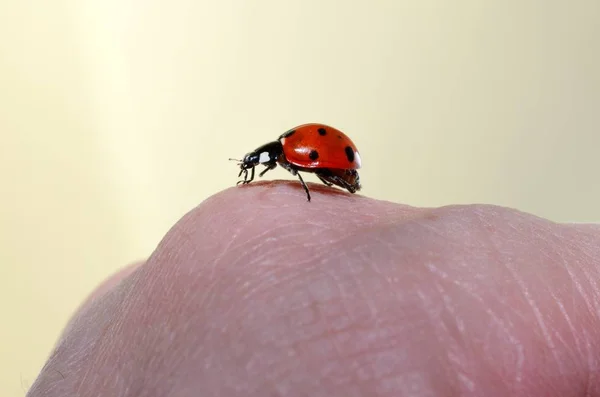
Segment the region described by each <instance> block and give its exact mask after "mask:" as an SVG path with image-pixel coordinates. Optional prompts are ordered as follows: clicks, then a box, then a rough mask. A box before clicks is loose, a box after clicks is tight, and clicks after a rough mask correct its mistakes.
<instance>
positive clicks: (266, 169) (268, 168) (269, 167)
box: [258, 163, 277, 178]
mask: <svg viewBox="0 0 600 397" xmlns="http://www.w3.org/2000/svg"><path fill="white" fill-rule="evenodd" d="M275 167H277V163H271V164H267V168H265V169H264V170H262V172H261V173H260V174H258V176H259V177H261V178H262V176H263V175H264V174H265V173H266V172H267V171H270V170H272V169H275Z"/></svg>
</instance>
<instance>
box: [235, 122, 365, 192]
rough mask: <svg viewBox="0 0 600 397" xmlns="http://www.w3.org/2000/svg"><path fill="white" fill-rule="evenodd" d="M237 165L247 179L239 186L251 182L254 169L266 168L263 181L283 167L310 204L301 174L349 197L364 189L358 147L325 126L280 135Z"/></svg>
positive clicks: (290, 131)
mask: <svg viewBox="0 0 600 397" xmlns="http://www.w3.org/2000/svg"><path fill="white" fill-rule="evenodd" d="M231 160H233V159H231ZM235 161H238V165H239V166H240V173H239V174H238V177H241V176H242V174H244V179H243V180H241V181H239V182H238V183H237V184H240V183H242V184H248V183H250V182H252V181H253V180H254V168H255V167H256V166H258V165H259V164H262V165H264V166H265V167H266V168H265V169H264V170H263V171H262V172H261V173H260V174H259V175H258V176H260V177H262V176H263V175H264V174H265V173H266V172H267V171H269V170H272V169H274V168H276V167H277V165H280V166H281V167H282V168H284V169H286V170H287V171H289V172H290V173H291V174H292V175H295V176H298V179H300V183H301V184H302V187H303V188H304V191H305V192H306V196H307V199H308V201H310V192H309V190H308V186H306V183H304V180H303V179H302V176H301V175H300V171H301V172H312V173H314V174H315V175H316V176H317V177H318V178H319V179H320V180H321V182H323V183H324V184H325V185H327V186H332V185H336V186H339V187H341V188H343V189H346V190H348V191H349V192H350V193H355V192H357V191H359V190H360V189H361V185H360V178H359V176H358V172H357V171H356V170H357V169H359V168H360V167H361V160H360V155H359V154H358V150H357V149H356V146H355V145H354V143H353V142H352V140H351V139H350V138H349V137H348V136H347V135H346V134H344V133H343V132H341V131H340V130H338V129H336V128H333V127H330V126H328V125H325V124H320V123H310V124H303V125H299V126H297V127H295V128H292V129H290V130H288V131H286V132H284V133H283V134H281V135H280V136H279V138H277V140H276V141H273V142H269V143H267V144H264V145H262V146H260V147H258V148H257V149H255V150H254V151H252V152H250V153H248V154H246V155H245V156H244V159H243V160H235ZM249 170H250V177H248V171H249Z"/></svg>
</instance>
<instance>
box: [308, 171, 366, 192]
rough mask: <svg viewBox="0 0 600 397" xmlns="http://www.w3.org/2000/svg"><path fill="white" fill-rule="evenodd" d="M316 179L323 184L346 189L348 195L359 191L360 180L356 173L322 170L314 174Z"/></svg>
mask: <svg viewBox="0 0 600 397" xmlns="http://www.w3.org/2000/svg"><path fill="white" fill-rule="evenodd" d="M316 174H317V177H318V178H319V179H320V180H322V181H323V182H324V183H326V184H327V182H329V183H330V184H333V185H336V186H339V187H341V188H342V189H346V190H347V191H349V192H350V193H356V192H357V191H358V190H360V189H361V186H360V179H359V176H358V173H357V172H356V171H337V170H334V171H332V170H327V169H323V170H320V171H319V172H317V173H316Z"/></svg>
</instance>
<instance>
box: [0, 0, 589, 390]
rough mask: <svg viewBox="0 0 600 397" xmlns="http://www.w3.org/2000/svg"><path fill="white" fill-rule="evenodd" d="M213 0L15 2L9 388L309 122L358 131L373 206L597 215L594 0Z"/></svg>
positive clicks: (9, 91)
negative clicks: (112, 289)
mask: <svg viewBox="0 0 600 397" xmlns="http://www.w3.org/2000/svg"><path fill="white" fill-rule="evenodd" d="M220 3H221V4H219V2H218V1H202V0H178V1H171V2H167V1H155V0H150V1H133V0H119V1H116V0H103V1H99V0H97V1H91V0H54V1H52V2H48V1H35V0H31V1H8V0H0V138H1V144H0V178H1V186H2V194H1V196H0V214H1V216H0V241H1V242H0V309H1V317H0V323H1V326H0V394H1V395H2V396H7V397H9V396H23V395H24V394H25V390H26V389H27V387H28V386H29V385H30V384H31V383H32V382H33V380H34V379H35V377H36V375H37V372H38V371H39V369H40V368H41V366H42V364H43V363H44V361H45V359H46V357H47V355H48V354H49V352H50V350H51V348H52V345H53V343H54V342H55V340H56V338H57V337H58V335H59V333H60V331H61V329H62V327H63V326H64V325H65V322H66V321H67V320H68V318H69V316H70V315H71V313H72V312H73V310H75V309H76V307H77V306H78V305H79V303H80V302H81V301H82V300H83V299H84V298H85V297H86V295H87V294H88V293H89V292H90V291H91V290H92V289H93V288H94V287H95V286H96V285H97V284H98V283H99V282H101V281H102V280H103V279H104V278H105V277H107V276H108V275H110V274H111V273H112V272H114V271H115V270H117V269H118V268H120V267H121V266H123V265H126V264H128V263H130V262H132V261H135V260H137V259H140V258H144V257H146V256H147V255H149V254H150V253H151V252H152V250H153V248H154V247H155V245H156V244H157V243H158V241H159V240H160V239H161V237H162V236H163V235H164V233H165V232H166V231H167V230H168V228H169V227H170V226H171V225H172V224H173V223H174V222H176V221H177V220H178V219H179V217H180V216H182V215H183V214H184V213H185V212H186V211H188V210H189V209H191V208H192V207H194V206H196V205H197V204H198V203H199V202H200V201H202V200H203V199H205V198H206V197H208V196H209V195H211V194H214V193H216V192H217V191H219V190H221V189H225V188H228V187H230V186H233V185H234V184H235V182H236V181H237V170H236V166H235V163H232V162H229V161H228V160H227V159H228V158H229V157H239V156H241V155H243V154H244V153H246V152H247V151H249V150H251V149H254V148H255V147H257V146H258V145H261V144H263V143H266V142H267V141H269V140H273V139H274V138H276V137H277V136H278V135H279V134H280V133H282V132H284V131H285V130H287V129H288V128H290V127H293V126H295V125H297V124H302V123H305V122H315V121H318V122H324V123H326V124H330V125H333V126H335V127H337V128H340V129H341V130H343V131H345V132H346V133H347V134H348V135H350V136H351V137H352V138H353V140H354V141H355V143H356V144H357V145H358V147H359V150H360V151H361V157H362V160H363V170H362V172H361V179H362V182H363V185H364V192H363V194H365V195H368V196H371V197H376V198H381V199H387V200H393V201H398V202H403V203H408V204H411V205H423V206H438V205H445V204H454V203H472V202H483V203H494V204H500V205H507V206H511V207H517V208H519V209H521V210H524V211H528V212H533V213H535V214H537V215H540V216H543V217H547V218H550V219H553V220H557V221H577V222H588V221H600V206H599V205H598V203H600V183H599V182H598V181H599V178H598V171H599V170H600V157H599V156H598V148H599V147H600V112H599V110H600V23H598V21H599V20H600V2H599V1H597V0H588V1H585V0H575V1H572V2H555V1H540V0H538V1H533V0H509V1H486V0H470V1H454V2H451V1H444V0H419V1H417V0H412V1H402V0H371V1H365V0H357V1H352V2H350V1H342V0H290V1H282V0H279V1H276V0H255V1H242V0H223V1H221V2H220ZM269 178H292V177H291V176H290V175H289V174H287V173H286V172H285V171H283V170H282V169H278V170H276V171H274V172H272V173H271V174H270V176H269ZM308 179H309V180H311V181H315V180H316V179H315V178H312V177H308ZM298 199H299V200H302V199H303V197H302V195H299V196H298Z"/></svg>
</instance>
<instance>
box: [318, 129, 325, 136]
mask: <svg viewBox="0 0 600 397" xmlns="http://www.w3.org/2000/svg"><path fill="white" fill-rule="evenodd" d="M317 131H319V135H321V136H325V134H327V131H326V130H325V128H319V129H318V130H317Z"/></svg>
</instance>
